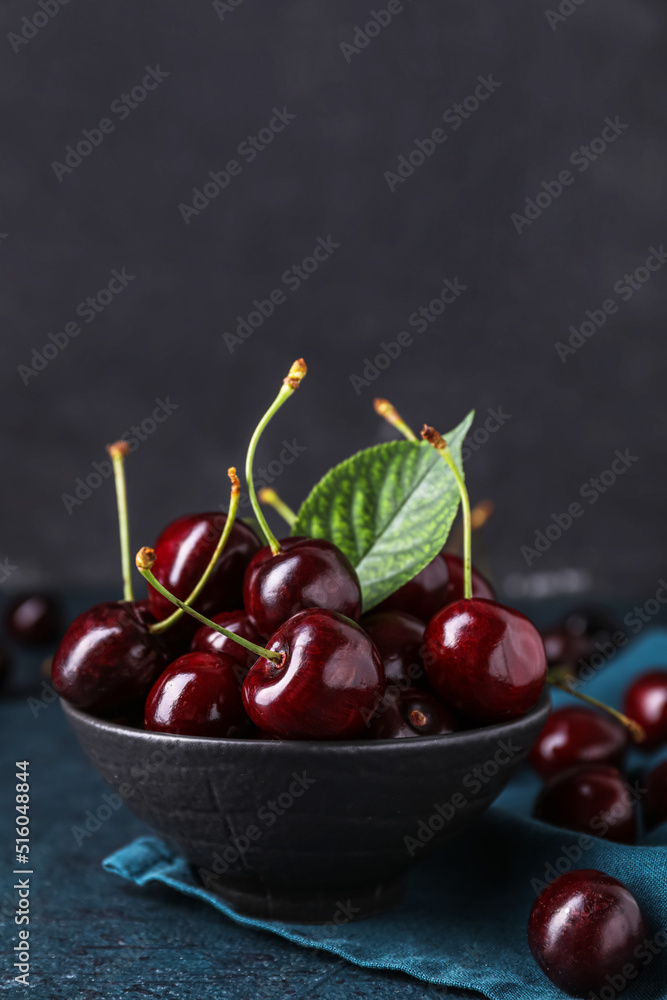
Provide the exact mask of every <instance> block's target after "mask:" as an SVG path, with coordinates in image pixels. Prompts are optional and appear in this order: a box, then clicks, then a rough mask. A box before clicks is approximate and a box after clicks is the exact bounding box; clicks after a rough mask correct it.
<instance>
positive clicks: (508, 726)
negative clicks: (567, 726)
mask: <svg viewBox="0 0 667 1000" xmlns="http://www.w3.org/2000/svg"><path fill="white" fill-rule="evenodd" d="M59 700H60V706H61V708H62V710H63V712H64V713H65V715H66V716H68V717H69V718H71V719H73V720H75V721H78V722H81V723H83V724H84V725H86V726H87V727H90V728H93V729H97V730H98V731H100V730H102V731H103V732H106V733H109V734H113V735H116V736H123V735H130V734H131V735H132V736H133V737H134V738H135V739H140V740H145V741H146V742H148V743H151V744H155V743H156V742H159V743H164V744H165V745H168V744H170V743H172V744H173V743H180V744H185V745H188V746H209V747H220V748H223V747H229V748H231V747H238V748H246V749H248V748H255V749H256V750H257V752H258V753H260V752H264V751H266V749H267V748H269V747H270V748H271V751H272V752H274V753H286V752H288V751H292V752H293V751H294V750H296V749H300V750H301V751H303V752H306V751H308V752H311V751H314V752H317V751H318V750H322V751H331V750H335V749H339V750H342V751H349V750H355V751H357V752H361V753H373V752H375V751H381V750H383V749H384V750H386V749H387V748H392V749H398V748H400V747H402V746H405V747H406V749H407V748H408V747H422V748H426V747H434V746H438V745H442V744H443V743H446V744H449V745H451V744H456V746H459V747H460V746H465V745H466V744H467V743H471V744H472V743H476V742H477V741H478V740H479V739H480V737H484V738H488V739H493V737H494V736H498V738H501V737H503V736H508V735H510V734H511V733H512V732H513V731H515V730H517V729H519V730H520V729H523V728H524V727H525V725H526V724H527V723H530V722H532V721H536V720H537V719H538V718H539V717H540V716H541V715H542V714H544V718H545V721H546V717H547V715H548V714H549V709H550V707H551V695H550V693H549V688H548V686H547V685H545V686H544V688H543V690H542V692H541V694H540V697H539V698H538V700H537V702H536V703H535V704H534V705H533V707H532V708H530V709H529V710H528V711H527V712H525V713H524V714H523V715H519V716H517V718H515V719H509V720H508V721H507V722H499V723H494V724H493V725H492V726H480V727H479V728H477V729H462V730H460V731H458V732H454V733H439V734H436V735H432V736H406V737H402V738H401V739H384V740H368V739H363V740H281V739H275V740H259V739H232V738H230V737H226V736H185V735H181V734H179V733H157V732H153V731H152V730H149V729H136V728H135V727H134V726H125V725H123V724H122V723H120V722H109V721H108V720H107V719H99V718H97V717H96V716H94V715H90V714H89V713H88V712H84V711H83V709H80V708H76V706H74V705H72V704H70V703H69V702H67V701H66V700H65V699H64V698H62V697H61V698H60V699H59Z"/></svg>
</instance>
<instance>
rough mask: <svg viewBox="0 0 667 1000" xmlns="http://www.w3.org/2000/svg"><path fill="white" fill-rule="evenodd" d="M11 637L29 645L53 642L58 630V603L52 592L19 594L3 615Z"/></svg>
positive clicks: (42, 644)
mask: <svg viewBox="0 0 667 1000" xmlns="http://www.w3.org/2000/svg"><path fill="white" fill-rule="evenodd" d="M5 624H6V627H7V631H8V632H9V634H10V636H11V637H12V639H16V641H17V642H23V643H25V644H26V645H29V646H44V645H46V644H47V643H50V642H55V640H56V639H57V638H58V634H59V632H60V605H59V602H58V600H57V599H56V598H55V597H54V596H53V595H52V594H44V593H32V594H19V595H18V596H17V597H15V598H14V600H13V601H12V602H11V604H10V605H9V607H8V609H7V613H6V616H5Z"/></svg>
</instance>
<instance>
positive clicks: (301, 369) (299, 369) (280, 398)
mask: <svg viewBox="0 0 667 1000" xmlns="http://www.w3.org/2000/svg"><path fill="white" fill-rule="evenodd" d="M307 370H308V369H307V368H306V362H305V361H304V360H303V358H299V359H298V361H295V362H294V364H293V365H292V367H291V368H290V370H289V372H288V373H287V375H286V376H285V378H284V379H283V384H282V385H281V387H280V392H279V393H278V395H277V396H276V398H275V399H274V401H273V402H272V403H271V406H270V407H269V408H268V410H267V411H266V413H265V414H264V416H263V417H262V419H261V420H260V422H259V423H258V424H257V427H256V428H255V431H254V433H253V436H252V437H251V438H250V444H249V445H248V454H247V455H246V460H245V477H246V480H247V483H248V493H249V494H250V502H251V504H252V509H253V511H254V512H255V517H256V518H257V520H258V521H259V526H260V528H261V529H262V533H263V535H264V537H265V538H266V541H267V544H268V545H269V546H270V547H271V552H272V553H273V554H274V556H275V555H277V554H278V552H280V542H279V541H278V539H277V538H276V536H275V535H274V534H273V532H272V531H271V529H270V528H269V526H268V524H267V522H266V518H265V517H264V512H263V511H262V508H261V507H260V504H259V501H258V499H257V494H256V493H255V484H254V483H253V479H252V463H253V459H254V457H255V450H256V448H257V442H258V441H259V439H260V437H261V436H262V432H263V430H264V428H265V427H266V425H267V424H268V423H269V421H270V420H271V417H272V416H273V415H274V413H277V412H278V410H279V409H280V407H281V406H282V405H283V403H285V402H286V401H287V400H288V399H289V398H290V396H292V395H293V394H294V392H295V391H296V390H297V389H298V388H299V385H300V384H301V380H302V379H303V378H304V376H305V374H306V372H307Z"/></svg>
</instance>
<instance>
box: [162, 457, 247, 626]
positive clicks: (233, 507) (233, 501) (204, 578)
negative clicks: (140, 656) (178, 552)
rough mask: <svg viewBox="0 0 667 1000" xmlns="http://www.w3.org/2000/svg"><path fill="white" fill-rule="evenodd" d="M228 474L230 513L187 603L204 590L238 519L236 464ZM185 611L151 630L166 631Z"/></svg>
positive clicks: (191, 602)
mask: <svg viewBox="0 0 667 1000" xmlns="http://www.w3.org/2000/svg"><path fill="white" fill-rule="evenodd" d="M227 475H228V476H229V478H230V479H231V482H232V490H231V495H230V498H229V513H228V514H227V520H226V521H225V527H224V528H223V530H222V533H221V535H220V538H219V539H218V544H217V545H216V547H215V551H214V553H213V555H212V556H211V558H210V559H209V562H208V565H207V567H206V569H205V570H204V572H203V573H202V575H201V577H200V578H199V581H198V583H197V585H196V586H195V588H194V590H193V591H191V592H190V593H189V594H188V596H187V598H186V599H185V603H186V604H194V602H195V601H196V600H197V598H198V597H199V595H200V594H201V592H202V590H203V589H204V587H205V586H206V584H207V583H208V579H209V577H210V575H211V573H212V572H213V570H214V569H215V566H216V563H217V562H218V559H219V558H220V556H221V555H222V553H223V551H224V548H225V545H226V544H227V539H228V538H229V536H230V535H231V533H232V528H233V527H234V521H235V520H236V512H237V510H238V508H239V497H240V495H241V484H240V482H239V477H238V476H237V475H236V469H235V468H234V466H232V467H231V468H229V469H228V470H227ZM183 613H184V612H183V610H182V609H180V608H179V609H178V610H177V611H174V613H173V614H171V615H169V617H168V618H163V619H162V621H159V622H156V623H155V624H154V625H150V626H149V629H150V631H151V632H153V633H154V634H156V633H157V634H159V633H160V632H166V631H167V629H168V628H171V626H172V625H174V624H175V623H176V622H177V621H178V619H179V618H182V617H183Z"/></svg>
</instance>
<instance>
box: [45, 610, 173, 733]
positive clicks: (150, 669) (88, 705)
mask: <svg viewBox="0 0 667 1000" xmlns="http://www.w3.org/2000/svg"><path fill="white" fill-rule="evenodd" d="M148 617H149V616H148V612H146V611H145V610H144V609H139V610H137V609H136V608H135V606H134V604H132V603H131V602H125V601H109V602H107V603H105V604H97V605H95V607H92V608H90V609H89V610H88V611H84V612H83V614H81V615H79V616H78V618H75V619H74V621H73V622H72V624H71V625H70V627H69V628H68V629H67V632H66V633H65V635H64V637H63V640H62V642H61V643H60V646H59V647H58V650H57V652H56V654H55V656H54V658H53V665H52V668H51V677H52V680H53V686H54V688H55V690H56V691H57V693H58V694H59V695H62V697H63V698H65V699H66V700H67V701H69V702H71V703H72V704H73V705H76V706H77V707H78V708H85V709H89V710H90V711H94V712H103V713H106V714H108V713H113V712H116V711H118V710H120V709H125V708H126V707H127V706H129V705H131V704H132V703H133V702H135V701H137V700H138V699H140V698H144V697H145V696H146V694H147V693H148V691H149V690H150V689H151V687H152V685H153V683H154V682H155V680H156V678H157V677H158V676H159V674H160V673H162V671H163V670H164V668H165V667H166V666H167V663H168V662H169V659H168V655H167V652H166V650H165V647H164V646H163V643H162V641H161V640H160V639H159V638H158V637H157V636H154V635H152V634H151V632H150V631H149V629H148V624H147V623H148Z"/></svg>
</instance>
